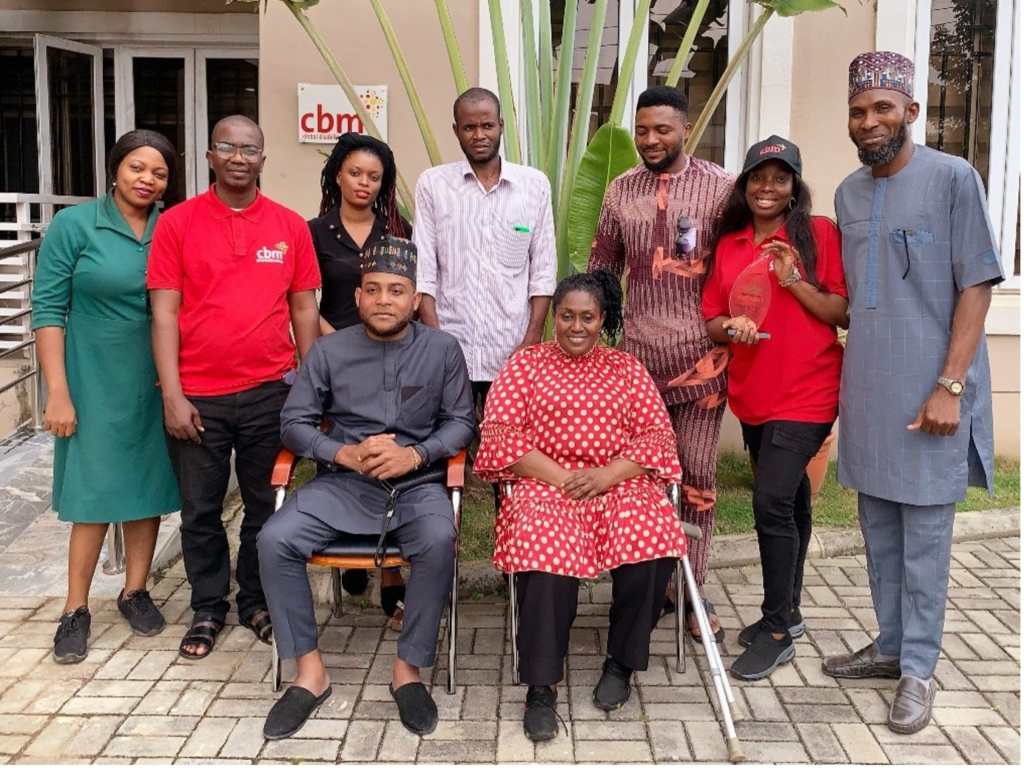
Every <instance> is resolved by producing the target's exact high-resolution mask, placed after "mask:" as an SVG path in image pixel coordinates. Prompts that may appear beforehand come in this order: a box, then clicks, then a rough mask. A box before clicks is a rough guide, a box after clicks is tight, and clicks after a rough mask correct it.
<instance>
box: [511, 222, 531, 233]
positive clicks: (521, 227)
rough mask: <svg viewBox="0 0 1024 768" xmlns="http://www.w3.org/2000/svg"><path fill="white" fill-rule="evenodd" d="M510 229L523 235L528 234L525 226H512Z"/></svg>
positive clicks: (528, 230)
mask: <svg viewBox="0 0 1024 768" xmlns="http://www.w3.org/2000/svg"><path fill="white" fill-rule="evenodd" d="M512 229H514V230H515V231H516V232H522V233H523V234H524V235H528V234H530V228H529V227H528V226H526V225H525V224H513V225H512Z"/></svg>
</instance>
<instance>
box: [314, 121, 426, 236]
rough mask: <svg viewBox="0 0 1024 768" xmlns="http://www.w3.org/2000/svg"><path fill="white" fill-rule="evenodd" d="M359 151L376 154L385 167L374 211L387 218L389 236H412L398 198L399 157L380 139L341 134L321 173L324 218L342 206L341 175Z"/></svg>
mask: <svg viewBox="0 0 1024 768" xmlns="http://www.w3.org/2000/svg"><path fill="white" fill-rule="evenodd" d="M359 151H363V152H369V153H370V154H372V155H375V156H376V157H377V159H378V160H380V164H381V165H382V166H383V167H384V174H383V175H382V176H381V179H380V191H379V192H378V193H377V198H376V199H375V200H374V201H373V204H372V206H371V209H372V210H373V212H374V214H375V215H377V216H379V217H380V218H382V219H384V222H385V229H386V231H387V233H388V234H389V235H394V236H395V237H406V238H407V237H409V235H410V234H411V232H410V228H409V224H408V222H406V221H405V219H403V218H402V216H401V214H400V213H399V212H398V204H397V201H396V197H395V180H396V179H397V178H398V169H397V167H396V166H395V155H394V153H393V152H392V151H391V147H389V146H388V145H387V144H385V143H384V142H383V141H381V140H380V139H375V138H373V136H367V135H365V134H361V133H351V132H349V133H343V134H341V136H339V137H338V141H337V143H336V144H335V145H334V149H333V150H331V155H330V157H328V158H327V162H325V163H324V169H323V172H322V173H321V174H320V215H321V216H323V215H324V214H325V213H327V212H328V211H329V210H331V209H332V208H334V207H335V206H340V205H341V189H340V188H339V187H338V173H339V172H340V171H341V166H342V163H344V162H345V158H346V157H348V156H349V155H350V154H352V153H353V152H359Z"/></svg>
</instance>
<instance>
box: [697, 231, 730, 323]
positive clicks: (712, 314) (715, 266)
mask: <svg viewBox="0 0 1024 768" xmlns="http://www.w3.org/2000/svg"><path fill="white" fill-rule="evenodd" d="M721 251H722V247H721V244H719V247H718V248H716V249H715V259H714V262H713V263H712V265H711V274H710V275H708V279H707V280H706V281H705V283H704V292H703V294H701V311H702V312H703V313H704V319H705V320H711V319H713V318H716V317H718V316H719V315H728V314H729V297H728V295H727V293H726V291H725V286H724V284H723V283H722V268H721V262H720V256H721Z"/></svg>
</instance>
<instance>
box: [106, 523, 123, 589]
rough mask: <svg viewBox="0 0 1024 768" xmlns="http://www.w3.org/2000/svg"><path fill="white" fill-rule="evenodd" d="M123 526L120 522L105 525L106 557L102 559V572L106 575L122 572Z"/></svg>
mask: <svg viewBox="0 0 1024 768" xmlns="http://www.w3.org/2000/svg"><path fill="white" fill-rule="evenodd" d="M124 569H125V557H124V527H123V526H122V525H121V523H111V524H110V525H109V526H107V557H106V559H105V560H104V561H103V572H104V573H105V574H107V575H108V576H113V575H115V574H118V573H124Z"/></svg>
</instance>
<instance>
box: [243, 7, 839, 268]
mask: <svg viewBox="0 0 1024 768" xmlns="http://www.w3.org/2000/svg"><path fill="white" fill-rule="evenodd" d="M749 1H750V3H751V5H756V6H760V7H761V9H762V10H761V13H760V15H759V16H758V18H757V20H756V21H755V22H754V24H753V25H752V26H751V28H750V30H749V31H748V32H747V34H746V35H745V36H744V38H743V40H742V41H741V43H740V45H739V47H738V48H737V51H736V53H735V55H734V56H733V57H732V59H730V61H729V63H728V65H727V67H726V69H725V71H724V72H723V74H722V76H721V78H720V79H719V81H718V83H717V84H716V86H715V88H714V90H713V91H712V93H711V96H710V97H709V98H708V101H707V103H706V104H705V105H704V108H703V109H702V110H701V113H700V115H699V116H698V117H697V120H696V122H695V123H694V127H693V130H692V131H691V132H690V136H689V138H688V140H687V142H686V146H685V151H686V152H687V153H691V154H692V153H693V151H694V150H695V149H696V147H697V146H698V144H699V143H700V140H701V137H702V136H703V134H704V131H705V129H706V128H707V126H708V124H709V122H710V121H711V116H712V115H713V114H714V112H715V109H716V108H717V107H718V104H719V103H720V102H721V100H722V97H723V96H724V95H725V92H726V90H727V89H728V87H729V83H730V82H731V80H732V78H733V76H734V75H735V74H736V72H737V70H738V69H739V67H740V66H741V65H742V63H743V62H744V60H745V59H746V57H747V55H748V53H749V51H750V47H751V46H752V45H753V43H754V41H755V40H756V39H757V36H758V35H759V34H760V33H761V31H762V30H763V29H764V27H765V24H767V23H768V21H769V19H771V17H772V16H773V15H776V14H778V15H779V16H797V15H799V14H801V13H804V12H807V11H821V10H826V9H828V8H839V9H840V10H842V11H843V13H845V12H846V11H845V10H844V9H843V7H842V6H841V5H840V4H839V3H838V2H835V0H749ZM229 2H260V0H229ZM262 2H263V3H264V7H265V6H266V3H267V2H268V0H262ZM280 2H281V3H282V4H283V5H284V6H285V7H287V8H288V10H289V11H290V12H291V13H292V15H293V16H294V17H295V19H296V20H297V21H298V23H299V24H300V25H301V26H302V28H303V29H304V30H305V32H306V34H307V35H308V36H309V38H310V40H311V41H312V43H313V45H314V46H315V47H316V49H317V51H318V52H319V53H320V55H321V57H322V58H323V59H324V62H325V63H326V64H327V67H328V69H329V70H330V71H331V74H332V75H333V76H334V77H335V79H336V80H337V81H338V84H339V85H340V86H341V88H342V90H343V91H344V92H345V94H346V96H347V97H348V99H349V101H351V102H352V105H353V107H354V108H355V111H356V113H357V114H358V115H359V118H360V119H361V120H362V121H363V125H364V127H365V129H366V131H367V132H368V133H370V134H371V135H373V136H377V137H379V136H380V131H379V130H378V129H377V126H376V125H375V124H374V121H373V118H372V117H371V116H370V115H369V113H368V112H367V110H366V109H365V108H364V107H363V105H362V102H361V101H360V99H359V98H358V96H357V94H356V91H355V88H354V86H353V85H352V81H351V80H350V79H349V78H348V76H347V75H346V74H345V72H344V70H343V69H342V67H341V66H340V65H339V64H338V62H337V60H336V59H335V58H334V56H333V54H332V53H331V50H330V47H329V46H328V45H327V43H326V41H325V40H324V39H323V38H322V37H321V36H320V34H319V33H318V32H317V30H316V27H315V26H314V25H313V23H312V22H311V21H310V19H309V16H308V15H307V14H306V10H307V9H309V8H310V7H312V6H314V5H317V3H318V2H319V0H280ZM369 2H370V4H371V5H372V7H373V11H374V13H375V14H376V16H377V20H378V22H379V23H380V26H381V30H382V31H383V33H384V39H385V41H386V43H387V45H388V48H389V50H390V51H391V54H392V57H393V58H394V61H395V66H396V68H397V70H398V74H399V77H400V78H401V80H402V85H403V87H404V89H405V91H406V94H407V96H408V97H409V102H410V105H411V106H412V110H413V114H414V115H415V118H416V123H417V125H418V126H419V129H420V133H421V135H422V137H423V143H424V145H425V146H426V149H427V155H428V157H429V159H430V162H431V164H432V165H437V164H438V163H440V162H441V155H440V151H439V149H438V144H437V140H436V138H435V136H434V133H433V131H432V129H431V127H430V122H429V120H428V118H427V115H426V110H425V109H424V106H423V103H422V101H421V100H420V98H419V91H418V89H417V88H416V84H415V82H414V80H413V75H412V71H411V70H410V68H409V65H408V63H407V62H406V60H405V56H404V54H403V52H402V48H401V45H400V43H399V41H398V37H397V35H396V33H395V29H394V26H393V25H392V23H391V20H390V18H389V17H388V14H387V12H386V11H385V9H384V6H383V3H382V0H369ZM434 2H435V6H436V9H437V15H438V22H439V26H440V29H441V33H442V36H443V39H444V43H445V49H446V51H447V53H448V59H449V62H450V64H451V68H452V76H453V80H454V83H455V90H456V92H457V93H461V92H462V91H464V90H465V89H466V88H467V87H468V85H469V80H468V78H467V77H466V72H465V68H464V66H463V64H462V56H461V53H460V51H459V46H458V41H457V40H456V38H455V34H454V31H453V29H452V24H451V15H450V13H449V10H448V3H447V0H434ZM533 2H534V0H520V2H519V9H520V29H521V31H522V49H523V51H524V53H525V55H524V64H525V72H524V74H525V84H526V96H525V104H522V105H517V104H516V102H515V99H514V97H513V88H512V79H511V70H510V67H509V59H508V51H507V46H506V37H505V20H504V18H503V17H502V12H501V3H500V0H488V5H487V9H488V15H489V17H490V24H491V33H492V38H493V42H494V53H495V63H496V70H497V75H498V91H499V97H500V99H501V103H502V106H503V111H504V112H505V115H506V120H505V137H504V145H505V154H506V157H508V159H509V160H510V161H511V162H527V163H529V164H530V165H532V166H533V167H535V168H537V169H539V170H541V171H543V172H544V173H545V174H546V175H547V177H548V180H549V181H550V182H551V200H552V205H553V208H554V217H555V222H556V242H557V249H558V265H559V275H560V276H561V275H564V274H566V273H568V272H570V271H572V270H574V269H575V270H580V269H585V268H586V261H587V257H588V256H589V252H590V243H591V242H592V240H593V237H594V232H595V230H596V228H597V219H598V216H599V214H600V209H601V204H602V202H603V200H604V194H605V190H606V189H607V187H608V184H609V183H610V182H611V180H612V179H614V178H615V177H616V176H618V175H619V174H621V173H623V172H624V171H626V170H628V169H629V168H631V167H633V166H634V165H635V164H636V162H637V154H636V150H635V148H634V146H633V138H632V136H631V135H630V133H629V132H628V131H627V130H626V129H625V128H624V127H623V125H622V123H623V117H624V114H625V108H626V93H627V91H628V89H629V84H630V82H631V81H632V73H633V70H634V67H635V66H636V62H637V57H638V49H639V44H640V38H641V36H642V32H643V27H644V25H646V24H647V19H648V16H649V13H650V7H651V0H636V9H635V14H634V18H633V26H632V28H631V30H630V35H629V39H628V42H627V45H626V51H625V54H624V55H623V57H622V62H621V66H620V68H619V78H618V84H617V86H616V89H615V95H614V97H613V100H612V108H611V114H610V116H609V119H608V121H607V122H606V123H604V124H603V125H601V126H600V127H599V128H598V129H597V131H596V132H595V133H594V136H593V137H592V138H591V139H590V140H589V143H588V141H587V131H588V128H589V123H590V114H591V107H592V105H593V96H594V86H595V82H596V75H597V65H598V53H599V50H600V47H601V37H602V33H603V30H604V23H605V18H606V15H607V9H608V0H589V2H591V3H592V11H591V23H590V32H589V34H588V37H587V41H586V47H585V49H584V56H583V75H582V78H581V81H580V83H579V87H578V88H577V91H576V103H575V105H574V106H575V108H574V110H573V111H572V113H570V110H569V98H570V89H571V84H572V68H573V51H574V46H575V39H574V38H575V32H576V20H577V12H578V3H579V0H565V10H564V15H563V21H562V37H561V43H560V46H559V55H558V62H557V65H555V63H554V60H553V55H552V30H551V13H550V4H549V0H537V2H538V3H539V8H538V14H537V19H538V20H539V23H538V24H536V25H535V24H534V20H535V15H534V9H533ZM709 2H710V0H697V2H696V5H695V6H694V9H693V12H692V15H691V17H690V21H689V24H688V25H687V28H686V31H685V33H684V34H683V37H682V39H681V41H680V45H679V49H678V50H677V51H676V55H675V61H674V63H673V65H672V68H671V70H670V72H669V75H668V78H667V84H668V85H672V86H675V85H677V84H678V82H679V78H680V76H681V75H682V72H683V69H684V68H685V66H686V64H687V63H688V62H689V59H690V56H691V55H692V53H693V44H694V41H695V39H696V36H697V32H698V30H699V29H700V26H701V23H702V22H703V19H704V16H705V13H706V11H707V9H708V5H709ZM519 108H523V109H525V126H526V131H525V134H524V136H522V137H521V136H520V133H519V125H518V121H517V119H516V115H517V114H518V110H519ZM570 114H571V117H572V119H571V120H570ZM524 140H525V142H524ZM397 186H398V198H399V204H400V206H401V207H402V208H403V209H404V210H405V211H407V212H408V213H409V214H412V213H413V211H412V195H411V194H410V191H409V186H408V184H407V183H406V181H405V179H404V178H403V176H402V174H401V172H399V176H398V184H397Z"/></svg>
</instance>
